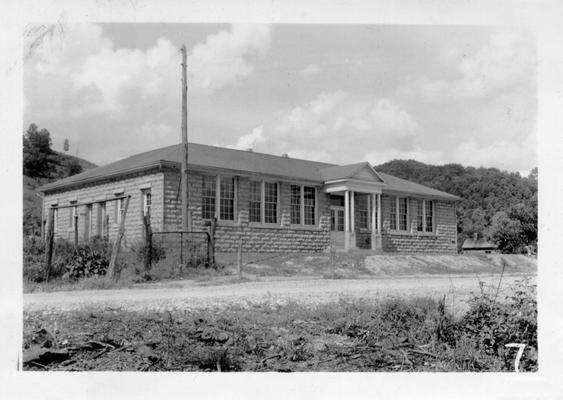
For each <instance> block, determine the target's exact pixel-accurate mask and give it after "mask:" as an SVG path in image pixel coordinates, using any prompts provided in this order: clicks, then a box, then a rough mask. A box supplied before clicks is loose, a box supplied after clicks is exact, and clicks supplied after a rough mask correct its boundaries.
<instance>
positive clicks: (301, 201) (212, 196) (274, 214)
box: [201, 176, 317, 226]
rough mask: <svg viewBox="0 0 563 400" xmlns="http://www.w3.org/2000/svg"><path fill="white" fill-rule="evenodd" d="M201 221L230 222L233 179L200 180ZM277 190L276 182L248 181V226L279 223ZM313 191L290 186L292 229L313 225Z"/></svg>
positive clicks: (232, 216)
mask: <svg viewBox="0 0 563 400" xmlns="http://www.w3.org/2000/svg"><path fill="white" fill-rule="evenodd" d="M202 179H203V182H202V198H201V210H202V218H204V219H211V218H214V217H216V216H217V217H218V218H219V219H220V220H224V221H234V216H235V193H236V191H237V188H236V185H237V180H236V179H235V178H233V177H222V176H220V177H217V176H203V178H202ZM279 204H280V187H279V184H278V183H277V182H267V181H258V180H251V181H250V183H249V197H248V219H249V221H250V222H251V223H264V224H279V223H280V210H279ZM316 206H317V191H316V188H315V187H312V186H303V185H291V186H290V222H291V224H292V225H311V226H313V225H315V220H316Z"/></svg>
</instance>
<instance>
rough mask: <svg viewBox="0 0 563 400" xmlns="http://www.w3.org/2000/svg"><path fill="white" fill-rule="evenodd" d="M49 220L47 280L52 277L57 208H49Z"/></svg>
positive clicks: (46, 254)
mask: <svg viewBox="0 0 563 400" xmlns="http://www.w3.org/2000/svg"><path fill="white" fill-rule="evenodd" d="M48 218H49V222H48V225H47V249H46V250H47V251H46V252H45V280H46V281H47V282H49V278H50V277H51V263H52V261H53V241H54V239H55V229H54V228H55V226H54V223H55V209H54V208H52V207H51V208H49V216H48Z"/></svg>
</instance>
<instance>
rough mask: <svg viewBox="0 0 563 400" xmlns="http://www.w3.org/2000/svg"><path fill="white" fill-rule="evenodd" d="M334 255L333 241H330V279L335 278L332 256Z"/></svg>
mask: <svg viewBox="0 0 563 400" xmlns="http://www.w3.org/2000/svg"><path fill="white" fill-rule="evenodd" d="M335 255H336V249H335V248H334V243H332V242H331V243H330V274H331V279H334V278H336V265H335V260H334V257H335Z"/></svg>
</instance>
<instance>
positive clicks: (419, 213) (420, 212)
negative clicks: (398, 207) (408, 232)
mask: <svg viewBox="0 0 563 400" xmlns="http://www.w3.org/2000/svg"><path fill="white" fill-rule="evenodd" d="M423 206H424V201H423V200H416V230H417V231H418V232H422V231H423V230H424V225H423V221H424V219H423V218H424V208H423Z"/></svg>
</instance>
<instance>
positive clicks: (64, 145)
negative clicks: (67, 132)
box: [63, 138, 69, 153]
mask: <svg viewBox="0 0 563 400" xmlns="http://www.w3.org/2000/svg"><path fill="white" fill-rule="evenodd" d="M68 148H69V144H68V138H67V139H65V143H64V144H63V150H64V152H65V153H66V152H67V151H68Z"/></svg>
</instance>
